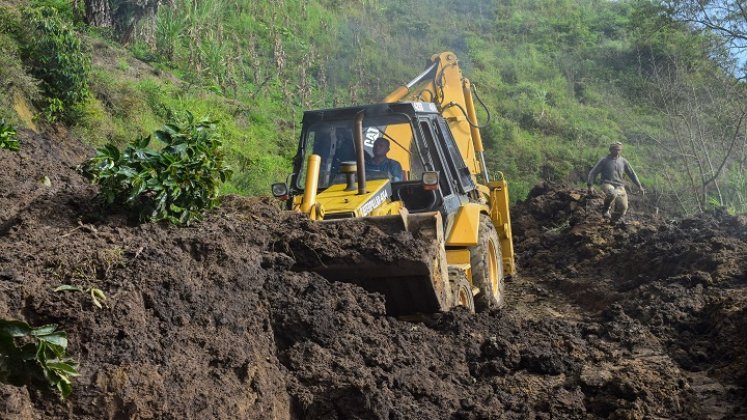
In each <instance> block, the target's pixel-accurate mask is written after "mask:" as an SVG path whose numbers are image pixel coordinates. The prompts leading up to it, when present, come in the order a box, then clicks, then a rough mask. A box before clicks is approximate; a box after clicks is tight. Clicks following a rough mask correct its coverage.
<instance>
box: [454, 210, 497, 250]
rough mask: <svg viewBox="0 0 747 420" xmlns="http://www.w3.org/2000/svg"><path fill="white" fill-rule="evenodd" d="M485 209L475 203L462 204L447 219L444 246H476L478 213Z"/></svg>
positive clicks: (478, 224)
mask: <svg viewBox="0 0 747 420" xmlns="http://www.w3.org/2000/svg"><path fill="white" fill-rule="evenodd" d="M483 211H487V208H486V207H485V206H483V205H481V204H477V203H467V204H464V205H463V206H462V207H460V208H459V210H458V211H457V212H456V213H455V214H454V215H453V216H450V217H449V220H448V221H447V226H446V232H447V233H446V246H475V245H477V240H478V232H479V229H480V213H481V212H483Z"/></svg>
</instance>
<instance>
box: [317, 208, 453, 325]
mask: <svg viewBox="0 0 747 420" xmlns="http://www.w3.org/2000/svg"><path fill="white" fill-rule="evenodd" d="M320 224H321V225H326V226H324V227H323V229H324V230H325V231H332V232H348V235H350V234H353V235H357V234H363V235H367V236H366V237H360V236H358V237H359V238H360V239H361V240H360V241H356V244H352V245H351V244H348V245H351V246H350V249H347V250H345V251H344V252H336V253H335V254H336V255H333V253H331V252H325V250H323V249H319V250H316V251H317V254H318V255H320V256H321V261H320V264H318V265H316V266H314V267H304V268H305V269H307V270H311V271H314V272H317V273H319V274H321V275H322V276H324V277H325V278H327V279H329V280H332V281H340V282H346V283H353V284H356V285H359V286H361V287H363V288H364V289H366V290H368V291H370V292H377V293H381V294H382V295H384V298H385V301H386V311H387V314H390V315H394V316H397V315H407V314H415V313H434V312H440V311H445V310H448V308H449V307H450V302H449V300H450V296H451V293H450V290H449V281H448V267H447V263H446V253H445V250H444V245H443V244H444V239H443V232H442V224H441V217H440V214H439V213H438V212H433V213H427V214H416V215H409V214H403V215H401V216H383V217H365V218H356V219H337V220H330V221H323V222H321V223H320ZM361 224H362V225H363V226H365V227H363V228H361V226H362V225H361ZM327 251H329V250H328V249H327Z"/></svg>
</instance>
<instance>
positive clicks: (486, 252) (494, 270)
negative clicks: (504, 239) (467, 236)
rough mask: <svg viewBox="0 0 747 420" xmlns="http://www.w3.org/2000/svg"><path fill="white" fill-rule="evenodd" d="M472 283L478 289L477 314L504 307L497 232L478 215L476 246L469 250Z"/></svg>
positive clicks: (501, 267)
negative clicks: (478, 225)
mask: <svg viewBox="0 0 747 420" xmlns="http://www.w3.org/2000/svg"><path fill="white" fill-rule="evenodd" d="M470 265H471V266H472V283H473V284H474V285H475V286H476V287H478V288H479V289H480V293H478V294H477V295H476V296H475V309H477V311H478V312H482V311H487V310H490V309H499V308H502V307H503V305H504V303H505V302H504V298H505V284H504V273H503V256H502V254H501V243H500V241H499V240H498V232H496V230H495V226H494V225H493V222H492V221H491V220H490V218H489V217H488V216H487V215H484V214H482V215H480V228H479V231H478V240H477V245H476V246H474V247H472V248H470Z"/></svg>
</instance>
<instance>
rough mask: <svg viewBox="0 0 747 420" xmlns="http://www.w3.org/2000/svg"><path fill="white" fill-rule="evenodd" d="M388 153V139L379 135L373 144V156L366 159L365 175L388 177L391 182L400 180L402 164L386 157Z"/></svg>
mask: <svg viewBox="0 0 747 420" xmlns="http://www.w3.org/2000/svg"><path fill="white" fill-rule="evenodd" d="M387 153H389V140H387V139H385V138H384V137H379V138H378V139H376V141H375V142H374V144H373V158H369V159H366V176H371V178H374V179H375V178H385V177H388V178H389V179H390V180H391V181H392V182H399V181H402V165H400V163H399V162H397V161H396V160H394V159H389V158H388V157H386V155H387Z"/></svg>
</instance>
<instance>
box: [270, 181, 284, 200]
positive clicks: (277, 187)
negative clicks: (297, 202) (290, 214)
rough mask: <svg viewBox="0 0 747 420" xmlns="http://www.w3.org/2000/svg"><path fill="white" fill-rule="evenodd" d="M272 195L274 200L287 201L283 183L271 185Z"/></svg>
mask: <svg viewBox="0 0 747 420" xmlns="http://www.w3.org/2000/svg"><path fill="white" fill-rule="evenodd" d="M272 195H273V196H274V197H276V198H280V199H287V198H288V186H287V185H286V184H285V182H278V183H275V184H272Z"/></svg>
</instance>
